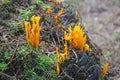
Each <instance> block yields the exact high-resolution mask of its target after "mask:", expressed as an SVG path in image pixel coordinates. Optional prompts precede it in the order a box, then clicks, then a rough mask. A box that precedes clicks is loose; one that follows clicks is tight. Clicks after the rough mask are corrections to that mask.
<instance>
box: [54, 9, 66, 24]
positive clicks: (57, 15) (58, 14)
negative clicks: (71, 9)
mask: <svg viewBox="0 0 120 80" xmlns="http://www.w3.org/2000/svg"><path fill="white" fill-rule="evenodd" d="M63 13H64V8H61V9H60V10H59V11H58V13H57V14H56V15H55V16H54V19H55V25H56V26H58V19H59V17H60V16H61V15H62V14H63Z"/></svg>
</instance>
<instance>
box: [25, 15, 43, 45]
mask: <svg viewBox="0 0 120 80" xmlns="http://www.w3.org/2000/svg"><path fill="white" fill-rule="evenodd" d="M30 20H31V21H32V24H30V22H29V21H25V22H24V26H25V32H26V40H27V42H28V43H30V44H31V45H33V46H34V47H38V45H39V39H40V30H41V26H40V25H39V23H40V16H35V15H33V16H32V17H31V19H30Z"/></svg>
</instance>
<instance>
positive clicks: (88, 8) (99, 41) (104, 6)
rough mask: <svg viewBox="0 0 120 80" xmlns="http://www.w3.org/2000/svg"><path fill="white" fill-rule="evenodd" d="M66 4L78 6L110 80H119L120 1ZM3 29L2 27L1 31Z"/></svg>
mask: <svg viewBox="0 0 120 80" xmlns="http://www.w3.org/2000/svg"><path fill="white" fill-rule="evenodd" d="M66 2H67V3H69V4H73V5H75V6H76V8H77V10H78V13H79V15H80V17H81V21H82V22H81V23H82V25H83V26H84V27H85V31H87V32H88V36H89V38H90V39H91V40H92V41H93V42H94V43H95V44H96V45H97V46H98V47H99V48H100V49H101V50H102V51H103V55H104V58H105V59H106V60H107V61H108V62H109V74H110V80H119V79H120V0H74V1H72V0H66ZM14 17H16V16H14ZM3 27H4V26H2V27H1V26H0V30H1V31H2V30H3V29H2V28H3ZM103 63H104V60H103ZM111 73H112V74H111Z"/></svg>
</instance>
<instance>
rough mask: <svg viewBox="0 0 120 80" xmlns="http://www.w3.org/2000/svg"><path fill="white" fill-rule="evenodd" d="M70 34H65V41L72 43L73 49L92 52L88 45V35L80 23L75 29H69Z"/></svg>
mask: <svg viewBox="0 0 120 80" xmlns="http://www.w3.org/2000/svg"><path fill="white" fill-rule="evenodd" d="M68 31H69V34H66V32H64V39H65V40H67V41H69V42H70V45H71V47H72V48H76V49H80V50H82V51H83V50H89V51H90V50H91V49H90V47H89V45H88V44H87V43H86V35H85V33H84V31H83V29H82V27H81V24H80V22H78V24H77V25H75V27H74V29H72V28H71V26H70V27H69V28H68Z"/></svg>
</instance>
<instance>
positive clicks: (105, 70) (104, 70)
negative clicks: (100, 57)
mask: <svg viewBox="0 0 120 80" xmlns="http://www.w3.org/2000/svg"><path fill="white" fill-rule="evenodd" d="M108 66H109V63H108V62H106V63H105V64H104V66H103V71H102V72H103V77H105V76H106V74H107V71H108Z"/></svg>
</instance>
